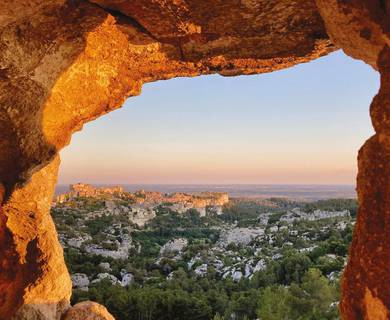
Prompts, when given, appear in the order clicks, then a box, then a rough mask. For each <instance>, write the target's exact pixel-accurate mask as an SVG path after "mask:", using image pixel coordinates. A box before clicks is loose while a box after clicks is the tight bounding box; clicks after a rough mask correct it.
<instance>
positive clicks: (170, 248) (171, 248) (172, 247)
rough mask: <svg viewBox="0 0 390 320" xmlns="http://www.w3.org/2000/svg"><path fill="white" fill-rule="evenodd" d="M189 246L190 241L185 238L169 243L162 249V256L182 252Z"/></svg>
mask: <svg viewBox="0 0 390 320" xmlns="http://www.w3.org/2000/svg"><path fill="white" fill-rule="evenodd" d="M187 245H188V240H187V239H185V238H177V239H172V240H170V241H168V242H167V243H166V244H164V245H163V246H162V247H161V249H160V255H161V256H162V255H166V254H169V253H175V252H179V253H180V252H182V251H183V249H184V248H186V247H187Z"/></svg>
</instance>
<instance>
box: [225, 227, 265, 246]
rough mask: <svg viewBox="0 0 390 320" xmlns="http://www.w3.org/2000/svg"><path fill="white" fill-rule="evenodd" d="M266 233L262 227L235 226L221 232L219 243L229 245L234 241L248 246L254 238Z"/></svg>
mask: <svg viewBox="0 0 390 320" xmlns="http://www.w3.org/2000/svg"><path fill="white" fill-rule="evenodd" d="M262 235H264V229H262V228H234V229H229V230H226V231H225V232H221V236H220V240H219V244H220V245H221V246H227V245H228V244H229V243H231V242H233V243H235V244H238V245H242V246H246V245H248V244H249V242H251V241H252V240H254V239H256V238H258V237H259V236H262Z"/></svg>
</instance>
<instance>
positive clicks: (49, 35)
mask: <svg viewBox="0 0 390 320" xmlns="http://www.w3.org/2000/svg"><path fill="white" fill-rule="evenodd" d="M0 3H1V7H2V12H1V13H0V199H1V201H2V205H1V209H0V210H1V211H0V319H10V318H12V317H14V318H15V319H30V318H34V317H35V318H38V319H59V318H60V317H61V315H62V314H64V313H65V312H66V310H67V309H68V308H69V298H70V294H71V283H70V279H69V275H68V273H67V270H66V267H65V264H64V261H63V255H62V249H61V247H60V245H59V243H58V240H57V235H56V231H55V228H54V225H53V222H52V220H51V217H50V214H49V210H50V201H51V198H52V196H53V190H54V185H55V182H56V177H57V169H58V166H59V157H58V152H59V150H60V149H61V148H63V147H64V146H65V145H67V144H68V143H69V142H70V139H71V135H72V133H73V132H75V131H77V130H80V129H81V128H82V126H83V124H84V123H86V122H87V121H91V120H93V119H95V118H97V117H99V116H100V115H102V114H104V113H107V112H109V111H111V110H113V109H116V108H119V107H120V106H121V104H122V103H123V101H124V99H126V98H127V97H130V96H134V95H137V94H139V93H140V91H141V87H142V84H143V83H145V82H150V81H156V80H161V79H169V78H172V77H178V76H196V75H200V74H211V73H220V74H222V75H226V76H233V75H239V74H253V73H263V72H271V71H275V70H279V69H282V68H287V67H290V66H293V65H295V64H297V63H303V62H308V61H310V60H312V59H315V58H318V57H320V56H322V55H325V54H327V53H329V52H331V51H333V50H335V49H336V46H337V47H339V48H342V49H344V51H345V52H346V53H347V54H349V55H351V56H352V57H355V58H358V59H362V60H364V61H365V62H367V63H369V64H370V65H371V66H372V67H373V68H375V69H377V70H379V72H380V73H381V89H380V91H379V93H378V95H377V96H376V97H375V99H374V101H373V103H372V106H371V116H372V119H373V125H374V128H375V130H376V134H375V135H374V136H373V137H371V138H370V139H369V140H368V141H367V142H366V143H365V145H364V146H363V147H362V149H361V150H360V152H359V157H358V163H359V175H358V196H359V203H360V209H359V216H358V223H357V227H356V231H355V234H354V240H353V244H352V249H351V257H350V261H349V264H348V267H347V269H346V272H345V276H344V282H343V297H342V301H341V311H342V314H343V317H344V319H387V318H388V317H389V308H390V284H389V283H390V276H389V274H388V272H387V267H388V266H389V265H390V247H389V245H388V244H386V231H387V230H389V224H390V196H388V193H389V192H390V165H389V163H390V162H389V160H390V132H389V129H388V128H389V124H388V121H389V120H388V119H389V117H388V116H387V114H388V113H389V111H388V108H387V107H388V105H389V102H390V101H389V100H390V98H389V97H390V66H389V63H390V59H389V57H390V49H389V45H390V44H389V42H390V41H389V33H390V26H389V23H390V21H389V20H390V19H389V10H390V3H389V1H385V0H374V1H372V0H348V1H345V0H316V1H314V0H294V1H290V0H271V1H270V0H241V1H238V0H226V1H218V0H212V1H203V0H201V1H199V0H178V1H173V0H168V1H165V0H164V1H163V0H153V1H150V0H149V1H147V0H139V1H130V0H91V1H90V2H88V1H82V0H49V1H47V0H34V1H30V2H28V3H27V2H26V1H22V0H13V1H10V0H1V1H0ZM324 22H325V24H324ZM329 37H330V38H331V40H330V39H329ZM89 308H90V309H89V310H92V309H93V308H92V307H91V306H89ZM79 309H80V307H78V309H77V310H79ZM71 310H74V309H71ZM72 312H73V313H74V312H75V311H72ZM91 312H92V311H91ZM35 318H34V319H35Z"/></svg>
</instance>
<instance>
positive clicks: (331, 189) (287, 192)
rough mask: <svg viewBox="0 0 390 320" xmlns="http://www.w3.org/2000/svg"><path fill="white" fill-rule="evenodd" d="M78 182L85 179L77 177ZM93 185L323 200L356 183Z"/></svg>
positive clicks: (350, 193)
mask: <svg viewBox="0 0 390 320" xmlns="http://www.w3.org/2000/svg"><path fill="white" fill-rule="evenodd" d="M76 183H86V182H82V181H78V182H76ZM88 184H90V185H92V186H94V187H114V186H120V187H122V188H123V189H124V190H125V191H127V192H135V191H138V190H141V189H144V190H146V191H157V192H161V193H174V192H184V193H196V192H202V191H208V192H227V193H228V194H229V196H230V197H232V198H240V197H241V198H258V199H266V198H272V197H279V198H290V199H295V200H320V199H330V198H356V190H355V186H354V185H308V184H295V185H292V184H120V183H119V184H118V183H117V184H104V183H102V184H98V183H88ZM68 190H69V184H59V185H57V187H56V194H61V193H66V192H67V191H68Z"/></svg>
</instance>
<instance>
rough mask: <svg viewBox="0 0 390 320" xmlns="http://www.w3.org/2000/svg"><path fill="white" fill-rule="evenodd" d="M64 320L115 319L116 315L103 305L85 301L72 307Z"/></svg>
mask: <svg viewBox="0 0 390 320" xmlns="http://www.w3.org/2000/svg"><path fill="white" fill-rule="evenodd" d="M63 320H115V319H114V317H113V316H112V315H111V314H110V313H109V312H108V311H107V309H106V308H105V307H103V306H102V305H100V304H98V303H96V302H92V301H85V302H80V303H78V304H76V305H74V306H73V307H72V308H70V309H69V310H68V311H67V312H66V314H65V316H64V318H63Z"/></svg>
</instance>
